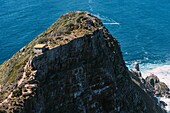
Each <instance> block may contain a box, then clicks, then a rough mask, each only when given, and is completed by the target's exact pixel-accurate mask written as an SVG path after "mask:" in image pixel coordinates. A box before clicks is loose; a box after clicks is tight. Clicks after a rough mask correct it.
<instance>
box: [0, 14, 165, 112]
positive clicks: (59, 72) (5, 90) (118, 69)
mask: <svg viewBox="0 0 170 113" xmlns="http://www.w3.org/2000/svg"><path fill="white" fill-rule="evenodd" d="M37 44H43V45H47V46H48V48H49V49H48V50H47V51H44V52H43V51H41V53H36V52H35V48H34V47H35V46H36V45H37ZM38 51H39V50H38ZM135 68H136V70H135V71H133V70H131V71H129V70H128V68H127V67H126V65H125V62H124V59H123V56H122V52H121V48H120V43H119V42H118V41H117V39H116V38H114V37H113V36H112V35H111V34H110V33H109V31H108V30H107V28H106V27H105V26H104V25H103V24H102V22H101V20H100V19H98V18H97V17H95V16H93V15H91V14H90V13H88V12H81V11H76V12H70V13H67V14H65V15H62V16H61V17H60V18H59V19H58V20H57V21H56V22H55V23H54V24H53V25H52V26H51V27H49V28H48V29H47V30H46V31H45V32H43V33H42V34H40V35H39V36H38V37H37V38H35V39H34V40H33V41H32V42H30V43H29V44H28V45H26V46H25V47H23V48H22V49H21V50H20V51H19V52H17V53H16V54H15V55H14V56H13V57H12V58H11V59H9V60H8V61H6V62H5V63H4V64H2V65H1V66H0V77H1V79H0V80H1V81H0V83H1V85H2V87H1V92H0V93H1V94H0V102H1V104H0V112H2V113H74V112H76V113H82V112H84V113H165V112H166V111H165V109H164V108H163V107H161V106H160V105H159V103H158V101H156V100H155V98H154V95H155V94H156V93H155V92H156V90H155V89H156V88H157V90H158V91H159V90H161V92H162V86H163V85H162V83H160V84H158V80H155V81H156V82H154V86H157V87H155V88H154V86H152V85H153V84H152V82H151V81H152V79H148V81H146V80H145V79H143V78H142V75H141V72H140V69H139V65H136V66H135ZM149 80H151V81H149ZM147 82H148V83H147ZM156 84H158V85H156ZM153 89H154V90H153ZM154 91H155V92H154ZM153 92H154V93H153ZM160 94H162V93H160Z"/></svg>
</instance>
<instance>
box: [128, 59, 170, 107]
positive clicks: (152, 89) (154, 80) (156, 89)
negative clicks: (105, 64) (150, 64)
mask: <svg viewBox="0 0 170 113" xmlns="http://www.w3.org/2000/svg"><path fill="white" fill-rule="evenodd" d="M134 68H135V70H133V69H130V72H131V73H132V75H133V77H132V78H134V76H135V77H137V78H138V79H139V80H140V82H141V83H142V84H140V87H142V88H143V89H144V90H146V91H147V92H148V93H149V94H150V95H152V97H153V98H154V100H155V101H156V102H157V103H158V105H159V106H161V107H163V108H165V107H166V106H167V104H166V103H165V102H164V101H161V100H160V97H165V98H170V89H169V88H168V86H167V85H166V84H165V83H164V82H162V81H160V79H159V78H158V77H157V76H156V75H154V74H152V73H150V75H145V76H146V78H143V76H142V73H141V71H140V68H139V63H137V62H136V63H135V66H134ZM132 80H133V79H132Z"/></svg>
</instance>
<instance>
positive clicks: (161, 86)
mask: <svg viewBox="0 0 170 113" xmlns="http://www.w3.org/2000/svg"><path fill="white" fill-rule="evenodd" d="M154 89H155V91H157V92H159V93H160V94H161V95H162V96H165V94H166V93H168V92H169V88H168V86H167V85H166V84H165V83H164V82H158V83H156V84H155V86H154Z"/></svg>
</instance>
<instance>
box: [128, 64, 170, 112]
mask: <svg viewBox="0 0 170 113" xmlns="http://www.w3.org/2000/svg"><path fill="white" fill-rule="evenodd" d="M138 62H140V61H138ZM134 64H135V63H133V64H132V65H129V66H128V67H129V68H133V66H134ZM140 70H141V72H142V76H143V78H146V77H147V76H149V75H150V74H155V75H156V76H158V78H159V79H160V81H162V82H165V83H166V84H167V85H168V87H169V88H170V62H166V63H164V64H150V63H148V64H141V65H140ZM160 100H162V101H164V102H165V103H166V104H167V106H166V107H165V109H166V110H167V112H168V113H170V99H168V98H165V97H161V98H160Z"/></svg>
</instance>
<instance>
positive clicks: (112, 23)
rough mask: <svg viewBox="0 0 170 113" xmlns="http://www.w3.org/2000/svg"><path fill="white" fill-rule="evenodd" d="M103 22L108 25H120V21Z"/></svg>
mask: <svg viewBox="0 0 170 113" xmlns="http://www.w3.org/2000/svg"><path fill="white" fill-rule="evenodd" d="M103 24H105V25H107V24H110V25H114V24H117V25H120V23H118V22H111V23H103Z"/></svg>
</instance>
